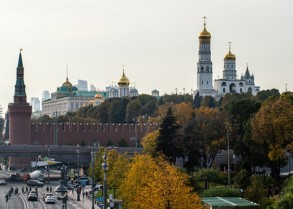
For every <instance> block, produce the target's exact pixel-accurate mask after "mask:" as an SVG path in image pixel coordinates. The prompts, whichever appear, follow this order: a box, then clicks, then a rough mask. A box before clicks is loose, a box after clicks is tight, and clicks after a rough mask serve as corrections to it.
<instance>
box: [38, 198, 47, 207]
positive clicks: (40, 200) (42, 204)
mask: <svg viewBox="0 0 293 209" xmlns="http://www.w3.org/2000/svg"><path fill="white" fill-rule="evenodd" d="M40 202H41V203H42V205H43V206H44V208H46V209H47V206H46V204H45V203H44V201H43V200H42V199H40Z"/></svg>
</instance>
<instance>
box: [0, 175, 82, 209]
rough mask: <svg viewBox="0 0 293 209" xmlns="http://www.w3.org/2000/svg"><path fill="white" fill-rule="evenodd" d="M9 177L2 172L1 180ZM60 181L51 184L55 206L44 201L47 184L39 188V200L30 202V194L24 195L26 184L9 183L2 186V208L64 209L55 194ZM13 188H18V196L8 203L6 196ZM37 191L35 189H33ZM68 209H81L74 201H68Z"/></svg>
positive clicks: (0, 195) (0, 188)
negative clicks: (28, 198)
mask: <svg viewBox="0 0 293 209" xmlns="http://www.w3.org/2000/svg"><path fill="white" fill-rule="evenodd" d="M5 177H7V173H5V172H3V171H2V170H1V171H0V178H5ZM58 184H59V183H58V181H52V182H50V185H49V186H51V187H52V190H53V194H54V196H55V197H56V203H55V204H46V203H45V202H44V200H43V195H44V194H45V192H46V187H47V185H48V184H45V185H44V187H38V200H37V201H28V200H27V197H28V194H27V193H26V192H24V193H22V187H25V186H26V184H25V183H24V182H22V181H21V182H7V185H0V208H1V209H57V208H58V209H60V208H62V200H58V199H57V194H56V193H55V192H54V189H55V187H56V186H57V185H58ZM11 186H12V187H13V188H14V189H15V188H16V187H17V188H18V194H13V195H12V196H11V197H10V199H9V200H8V201H7V202H6V198H5V195H6V194H7V193H8V191H9V190H10V188H11ZM32 190H35V188H32ZM67 209H80V207H79V206H78V205H77V204H76V203H75V201H74V200H71V199H68V201H67Z"/></svg>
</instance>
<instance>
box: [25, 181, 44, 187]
mask: <svg viewBox="0 0 293 209" xmlns="http://www.w3.org/2000/svg"><path fill="white" fill-rule="evenodd" d="M26 184H27V185H28V186H32V187H35V186H36V187H43V186H44V183H43V182H40V181H38V180H28V181H27V182H26Z"/></svg>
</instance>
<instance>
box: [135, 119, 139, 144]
mask: <svg viewBox="0 0 293 209" xmlns="http://www.w3.org/2000/svg"><path fill="white" fill-rule="evenodd" d="M137 145H138V144H137V117H136V118H135V148H137Z"/></svg>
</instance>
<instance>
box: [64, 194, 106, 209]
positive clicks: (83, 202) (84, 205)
mask: <svg viewBox="0 0 293 209" xmlns="http://www.w3.org/2000/svg"><path fill="white" fill-rule="evenodd" d="M67 197H68V202H67V204H72V205H75V206H79V207H77V208H78V209H92V201H91V198H90V199H88V198H86V197H85V196H84V198H83V197H82V194H81V195H80V201H77V194H76V191H74V193H73V194H72V192H69V193H68V194H67ZM94 208H95V209H100V207H99V206H98V205H96V204H95V206H94Z"/></svg>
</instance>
